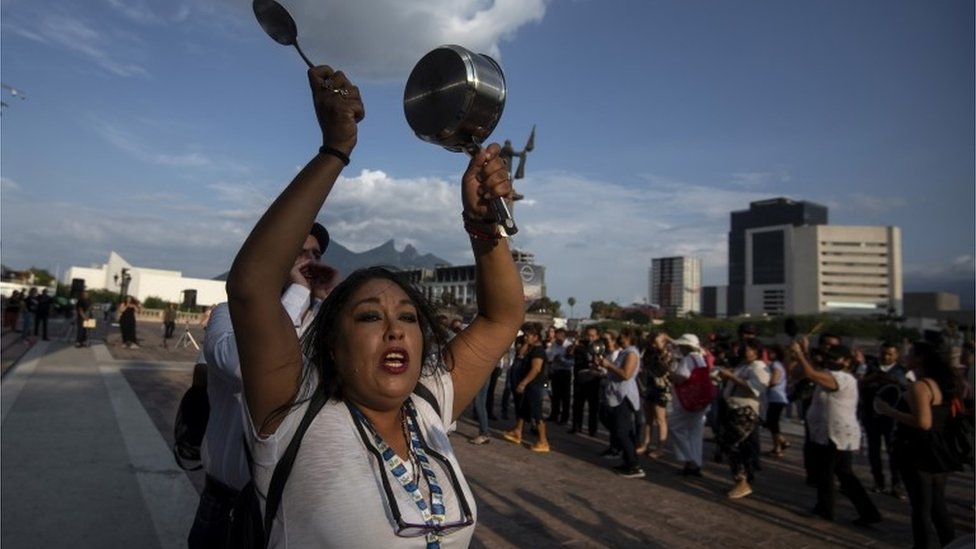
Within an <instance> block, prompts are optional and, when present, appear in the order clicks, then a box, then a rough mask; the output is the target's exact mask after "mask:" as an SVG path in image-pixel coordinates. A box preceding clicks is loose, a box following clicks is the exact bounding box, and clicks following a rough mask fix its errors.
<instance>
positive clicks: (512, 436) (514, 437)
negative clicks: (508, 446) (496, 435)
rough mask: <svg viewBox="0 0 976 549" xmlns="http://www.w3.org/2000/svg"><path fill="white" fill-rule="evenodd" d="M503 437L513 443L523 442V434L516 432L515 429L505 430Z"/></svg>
mask: <svg viewBox="0 0 976 549" xmlns="http://www.w3.org/2000/svg"><path fill="white" fill-rule="evenodd" d="M502 437H503V438H504V439H505V440H507V441H509V442H511V443H512V444H522V434H521V433H516V432H515V431H505V432H504V433H502Z"/></svg>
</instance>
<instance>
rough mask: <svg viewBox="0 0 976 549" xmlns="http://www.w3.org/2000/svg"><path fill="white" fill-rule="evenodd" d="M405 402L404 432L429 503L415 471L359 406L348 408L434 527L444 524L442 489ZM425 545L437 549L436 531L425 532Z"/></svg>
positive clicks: (438, 545) (413, 410)
mask: <svg viewBox="0 0 976 549" xmlns="http://www.w3.org/2000/svg"><path fill="white" fill-rule="evenodd" d="M403 406H404V416H405V417H404V421H405V422H406V427H407V433H409V437H410V447H411V448H412V449H413V454H414V455H415V456H416V458H417V461H418V462H419V463H420V469H421V470H422V471H423V474H424V478H425V480H426V481H427V486H428V487H429V488H430V505H428V504H427V501H425V500H424V496H423V494H422V493H421V492H420V487H419V485H418V483H417V479H415V478H414V475H412V474H410V473H409V472H408V470H407V466H406V465H405V464H404V463H403V460H402V459H400V456H398V455H397V453H396V452H394V451H393V449H392V448H390V445H389V444H387V443H386V442H385V441H384V440H383V437H381V436H380V435H379V433H377V432H376V431H375V430H374V429H373V426H372V425H371V424H370V423H369V420H368V419H367V418H366V416H364V415H363V413H362V412H360V411H359V409H358V408H355V407H352V408H351V409H352V410H353V412H354V413H355V417H356V419H357V420H358V421H359V422H361V423H362V424H364V425H365V426H366V427H367V428H368V429H369V432H370V434H372V435H373V442H374V443H375V444H376V449H377V450H378V451H379V452H380V455H381V456H382V457H383V461H384V462H385V463H386V467H387V469H389V471H390V473H392V474H393V476H394V477H396V479H397V481H398V482H399V483H400V485H401V486H403V489H404V490H405V491H406V492H407V493H408V494H409V495H410V497H411V498H412V499H413V501H414V503H415V504H416V505H417V509H419V510H420V515H421V517H423V519H424V523H425V524H426V525H427V526H431V527H436V526H437V525H440V524H443V523H444V521H445V512H444V492H443V490H441V485H440V483H438V482H437V476H436V475H435V474H434V470H433V469H432V468H431V466H430V460H429V459H428V457H427V452H426V451H424V447H423V444H421V442H420V436H419V434H418V429H419V427H418V425H417V422H416V413H415V409H414V407H413V403H412V402H411V401H410V400H409V399H407V401H406V402H404V404H403ZM426 538H427V549H440V547H441V544H440V536H439V535H438V534H436V533H435V532H428V533H427V536H426Z"/></svg>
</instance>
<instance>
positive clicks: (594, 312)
mask: <svg viewBox="0 0 976 549" xmlns="http://www.w3.org/2000/svg"><path fill="white" fill-rule="evenodd" d="M619 312H620V305H618V304H617V303H616V302H615V301H611V302H610V303H605V302H603V301H594V302H592V303H590V318H592V319H598V318H617V316H618V313H619Z"/></svg>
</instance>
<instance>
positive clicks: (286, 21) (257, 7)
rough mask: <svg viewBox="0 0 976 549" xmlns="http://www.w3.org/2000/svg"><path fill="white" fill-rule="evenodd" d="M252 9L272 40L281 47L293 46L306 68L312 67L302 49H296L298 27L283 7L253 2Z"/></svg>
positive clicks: (270, 2)
mask: <svg viewBox="0 0 976 549" xmlns="http://www.w3.org/2000/svg"><path fill="white" fill-rule="evenodd" d="M252 7H253V8H254V17H257V19H258V23H259V24H260V25H261V28H262V29H264V32H266V33H268V36H270V37H271V39H272V40H274V41H275V42H277V43H279V44H281V45H282V46H295V49H296V50H298V55H301V56H302V59H303V60H305V64H306V65H308V68H312V67H314V65H313V64H312V62H311V61H309V60H308V57H305V52H303V51H302V48H300V47H298V27H296V26H295V20H294V19H292V17H291V14H289V13H288V10H286V9H285V7H284V6H282V5H281V4H279V3H278V2H275V0H254V3H253V4H252Z"/></svg>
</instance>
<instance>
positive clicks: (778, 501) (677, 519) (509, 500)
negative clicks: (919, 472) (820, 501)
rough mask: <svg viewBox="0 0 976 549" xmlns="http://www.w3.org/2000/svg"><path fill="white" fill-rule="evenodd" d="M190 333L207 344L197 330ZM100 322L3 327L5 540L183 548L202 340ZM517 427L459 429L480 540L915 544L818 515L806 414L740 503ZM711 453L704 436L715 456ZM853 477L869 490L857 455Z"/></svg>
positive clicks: (887, 502) (898, 530)
mask: <svg viewBox="0 0 976 549" xmlns="http://www.w3.org/2000/svg"><path fill="white" fill-rule="evenodd" d="M52 327H53V328H54V330H52V334H58V335H61V334H62V332H58V331H57V330H58V329H62V328H64V327H63V326H60V324H59V325H58V326H52ZM188 328H189V332H190V333H191V334H192V335H193V336H194V338H195V340H196V341H198V342H199V341H201V340H202V329H201V328H200V327H198V326H189V327H188ZM100 330H101V331H96V333H95V334H94V337H93V346H92V347H90V348H80V349H79V348H75V347H73V346H72V345H71V344H70V342H66V341H62V340H59V338H58V337H55V336H54V335H52V340H51V341H47V342H37V343H35V344H34V345H31V346H27V345H24V344H22V343H17V342H15V341H13V340H12V339H11V334H5V335H4V336H3V347H2V353H0V354H2V361H0V362H3V364H4V368H3V372H4V376H3V379H2V384H0V388H2V396H0V404H2V414H3V415H2V422H3V428H2V431H0V435H2V443H0V452H2V459H0V463H2V482H0V488H2V502H0V507H2V509H0V510H2V522H0V545H2V546H3V547H4V548H21V547H23V548H28V547H29V548H34V547H67V546H71V547H163V548H167V547H180V546H183V545H185V542H184V539H185V534H186V531H187V529H188V528H189V525H190V523H191V522H192V517H193V512H194V510H195V505H196V496H197V492H198V490H199V489H200V487H201V484H202V482H201V480H202V476H201V475H200V474H199V473H189V474H187V473H184V472H183V471H181V470H180V469H178V468H177V467H176V465H175V462H174V461H173V459H172V455H171V454H170V453H169V445H170V444H171V441H172V422H173V418H174V416H175V409H176V406H177V403H178V401H179V398H180V396H181V395H182V392H183V391H184V390H185V388H186V387H187V386H188V385H189V382H190V377H191V371H192V366H193V363H194V358H195V356H196V350H195V349H194V348H193V347H192V344H191V345H189V346H188V347H180V348H175V347H174V345H172V343H175V340H171V341H170V345H169V347H168V348H164V347H163V346H162V339H161V335H162V328H161V327H160V326H159V324H152V323H140V325H139V337H140V340H141V343H142V346H141V348H139V349H133V350H129V349H124V348H122V346H121V344H120V338H119V336H118V330H117V328H114V327H112V326H100ZM183 331H184V327H182V326H181V327H178V329H177V332H176V335H177V337H179V336H180V335H181V334H182V333H183ZM67 335H70V334H67ZM8 362H9V364H8ZM512 423H513V422H511V421H493V422H492V425H491V427H492V431H493V436H492V440H491V443H489V444H487V445H483V446H474V445H471V444H468V443H467V440H468V438H470V437H472V436H473V435H475V434H476V431H477V429H476V425H475V423H474V422H473V421H472V420H471V419H470V414H465V417H464V418H463V419H462V420H461V421H459V423H458V431H457V432H456V433H455V434H453V435H452V439H453V441H454V447H455V450H456V452H457V454H458V458H459V460H460V462H461V464H462V467H463V468H464V471H465V475H466V476H467V478H468V480H469V482H470V484H471V486H472V489H473V491H474V493H475V496H476V498H477V506H478V514H479V522H478V526H477V530H476V533H475V536H474V541H473V544H472V546H473V547H484V548H496V547H497V548H507V547H531V548H533V549H537V548H544V547H560V546H568V547H703V546H713V547H757V546H758V547H789V548H791V549H799V548H802V547H908V546H910V545H911V539H910V537H911V536H910V519H909V511H910V509H909V504H908V502H907V501H903V500H898V499H896V498H893V497H891V496H888V495H878V494H872V498H873V499H874V501H875V503H876V504H877V505H878V507H879V509H880V510H881V512H882V514H883V515H884V521H883V522H882V523H880V524H879V525H877V526H876V527H873V528H859V527H856V526H854V525H852V524H850V520H851V519H853V518H854V510H853V508H852V507H851V505H850V504H849V502H848V501H847V500H846V499H845V498H844V497H843V496H841V495H839V496H838V498H839V499H838V509H837V512H836V516H837V520H836V521H834V522H826V521H824V520H821V519H818V518H815V517H814V516H812V515H811V514H810V512H809V510H810V508H811V507H812V506H813V503H814V492H813V489H812V488H809V487H807V486H805V485H804V483H803V476H802V474H803V472H802V467H801V463H800V459H799V458H800V452H799V448H800V446H801V445H802V436H797V435H798V434H800V433H802V428H801V426H800V425H798V424H796V423H788V424H787V428H788V429H789V431H790V432H791V433H792V434H791V435H790V440H791V442H792V443H793V446H792V448H790V449H789V450H787V453H786V456H785V457H784V458H782V459H776V458H771V457H765V458H764V459H763V471H761V472H760V473H758V476H757V479H756V482H755V484H754V489H755V493H754V494H753V495H752V496H750V497H748V498H745V499H742V500H738V501H730V500H728V499H726V497H725V491H726V490H727V489H728V488H729V486H730V484H731V482H730V479H729V473H728V469H727V467H726V466H724V465H720V464H717V463H714V462H711V461H708V462H707V463H706V465H705V468H704V477H703V478H700V479H691V480H687V479H685V478H684V477H681V476H679V475H678V474H677V472H678V466H677V464H676V463H675V462H674V461H673V460H672V459H671V458H670V456H667V455H666V456H665V457H664V458H663V459H660V460H651V459H645V460H644V463H643V465H644V468H645V470H646V471H647V473H648V475H647V478H644V479H639V480H628V479H623V478H620V477H617V476H616V475H614V474H613V473H612V471H611V470H610V466H611V465H615V464H616V462H613V461H607V460H605V459H601V458H600V457H599V453H600V451H602V450H603V449H604V447H605V446H606V436H605V433H603V432H601V433H598V436H597V437H587V436H579V435H570V434H568V433H567V432H566V429H565V427H560V426H555V425H552V426H551V427H550V433H551V434H550V438H551V444H552V448H553V451H552V452H551V453H549V454H536V453H533V452H530V451H529V450H528V448H527V447H526V446H524V445H523V446H516V445H514V444H510V443H508V442H506V441H504V440H503V439H502V438H501V437H500V432H501V431H502V430H505V429H508V428H510V427H511V425H512ZM706 433H707V430H706ZM526 438H528V439H529V440H530V441H531V436H530V435H528V433H527V434H526ZM763 442H764V444H767V445H768V442H769V440H768V437H766V435H765V433H764V439H763ZM713 450H714V446H713V445H712V444H711V443H710V442H709V443H706V445H705V453H706V456H711V454H712V452H713ZM855 471H856V472H857V474H858V476H859V477H860V479H861V481H862V482H863V483H865V485H866V486H868V485H869V484H870V481H869V479H870V475H869V473H868V470H867V468H866V458H865V456H864V455H863V454H862V455H858V456H857V459H856V467H855ZM948 499H949V505H950V510H951V512H952V513H953V515H954V517H955V519H956V525H957V533H958V534H960V535H962V534H966V533H971V532H972V531H973V525H974V479H973V474H972V471H967V472H965V473H960V474H956V475H953V477H952V479H951V481H950V486H949V489H948ZM969 546H972V543H970V544H969Z"/></svg>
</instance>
